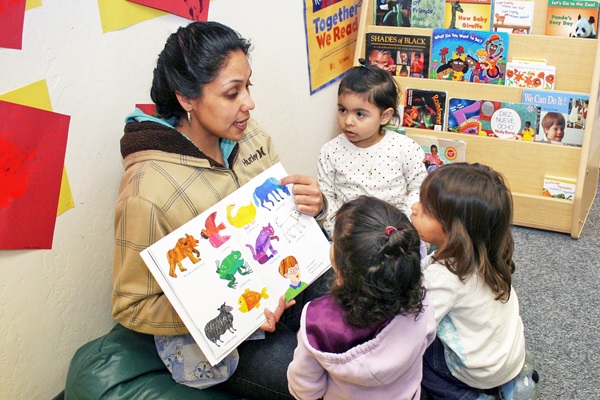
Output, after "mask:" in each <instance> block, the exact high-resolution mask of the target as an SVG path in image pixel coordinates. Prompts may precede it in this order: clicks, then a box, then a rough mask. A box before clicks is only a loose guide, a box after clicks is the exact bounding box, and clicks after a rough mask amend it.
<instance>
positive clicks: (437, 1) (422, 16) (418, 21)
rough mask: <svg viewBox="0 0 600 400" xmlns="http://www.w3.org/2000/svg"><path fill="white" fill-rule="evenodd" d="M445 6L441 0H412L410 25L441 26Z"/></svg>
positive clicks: (423, 26) (421, 26)
mask: <svg viewBox="0 0 600 400" xmlns="http://www.w3.org/2000/svg"><path fill="white" fill-rule="evenodd" d="M445 8H446V7H445V4H444V2H443V1H441V0H420V1H413V2H412V8H411V13H410V25H411V26H412V27H415V28H443V27H444V11H445Z"/></svg>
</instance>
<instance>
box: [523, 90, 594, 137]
mask: <svg viewBox="0 0 600 400" xmlns="http://www.w3.org/2000/svg"><path fill="white" fill-rule="evenodd" d="M589 100H590V96H589V94H586V93H576V92H565V91H557V90H535V89H523V92H522V94H521V101H522V102H523V103H529V104H535V105H538V106H539V107H540V119H539V125H538V132H537V135H536V137H535V140H536V141H537V142H546V143H553V144H566V145H571V146H579V147H581V145H582V144H583V135H584V132H585V125H586V121H587V113H588V106H589Z"/></svg>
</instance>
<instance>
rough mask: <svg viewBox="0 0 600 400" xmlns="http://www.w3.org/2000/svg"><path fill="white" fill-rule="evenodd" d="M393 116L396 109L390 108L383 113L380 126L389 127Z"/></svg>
mask: <svg viewBox="0 0 600 400" xmlns="http://www.w3.org/2000/svg"><path fill="white" fill-rule="evenodd" d="M393 116H394V109H393V108H392V107H389V108H388V109H386V110H385V111H384V112H382V113H381V119H380V121H379V122H380V124H381V125H387V124H388V123H389V122H390V120H391V119H392V117H393Z"/></svg>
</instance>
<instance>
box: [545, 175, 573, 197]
mask: <svg viewBox="0 0 600 400" xmlns="http://www.w3.org/2000/svg"><path fill="white" fill-rule="evenodd" d="M576 187H577V180H576V179H573V178H564V177H560V176H551V175H544V186H543V187H542V196H546V197H554V198H555V199H564V200H571V201H572V200H573V199H574V198H575V188H576Z"/></svg>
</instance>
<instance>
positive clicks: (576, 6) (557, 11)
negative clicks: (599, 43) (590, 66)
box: [545, 0, 600, 39]
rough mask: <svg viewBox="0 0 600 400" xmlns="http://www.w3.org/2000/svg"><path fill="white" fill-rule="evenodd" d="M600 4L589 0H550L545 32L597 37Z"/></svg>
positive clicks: (554, 34)
mask: <svg viewBox="0 0 600 400" xmlns="http://www.w3.org/2000/svg"><path fill="white" fill-rule="evenodd" d="M599 4H600V3H599V2H598V1H588V0H548V8H547V10H546V31H545V34H546V35H548V36H567V37H574V38H588V39H595V38H596V35H597V32H598V7H599Z"/></svg>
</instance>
